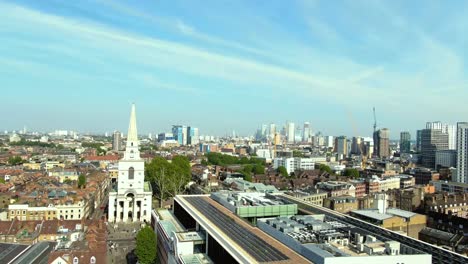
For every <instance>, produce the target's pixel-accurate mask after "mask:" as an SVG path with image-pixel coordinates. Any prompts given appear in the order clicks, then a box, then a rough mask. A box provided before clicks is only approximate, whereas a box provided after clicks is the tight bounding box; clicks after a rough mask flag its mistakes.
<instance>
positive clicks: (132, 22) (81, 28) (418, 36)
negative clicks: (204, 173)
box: [0, 1, 468, 139]
mask: <svg viewBox="0 0 468 264" xmlns="http://www.w3.org/2000/svg"><path fill="white" fill-rule="evenodd" d="M421 7H424V8H421ZM0 10H1V12H2V17H1V19H0V32H1V34H0V42H1V43H2V45H1V46H0V54H2V56H1V58H0V78H1V80H2V99H3V100H2V101H3V102H2V104H1V105H0V111H2V112H7V113H14V117H15V118H5V117H4V118H2V119H1V121H2V122H1V129H6V130H19V129H21V128H22V127H23V126H24V125H26V126H27V127H28V128H30V129H31V130H41V131H47V130H53V129H72V130H77V131H82V132H105V131H113V130H114V129H119V130H121V131H124V130H125V128H126V118H127V116H128V114H127V110H128V105H129V104H130V103H131V102H136V103H137V104H138V109H139V119H138V123H139V126H140V132H142V133H148V132H156V131H163V130H168V129H170V127H171V125H173V124H179V123H191V124H193V125H195V126H197V127H199V128H200V130H201V133H208V134H215V135H224V134H228V133H229V134H230V133H231V132H232V131H233V130H235V131H236V132H237V133H240V134H243V135H252V134H253V133H254V132H255V130H256V129H258V128H259V127H260V126H261V124H269V123H270V122H274V123H277V124H284V123H285V122H286V120H290V121H294V122H296V123H297V124H301V123H302V122H304V121H309V122H311V126H312V128H313V130H314V131H315V132H317V131H322V132H323V133H326V134H334V135H339V134H344V135H352V134H356V132H355V131H353V129H352V123H353V122H355V126H356V127H357V128H356V130H357V133H358V134H359V135H363V136H371V134H372V124H373V116H372V107H373V106H375V107H376V109H377V115H378V123H379V124H378V125H379V127H387V128H389V129H390V131H391V138H395V139H396V138H398V132H399V131H401V130H409V131H411V132H412V133H414V131H415V130H416V129H417V128H419V127H421V126H424V123H425V122H426V121H434V120H441V121H443V122H448V123H456V121H458V120H462V119H463V118H464V117H466V116H467V114H468V109H467V108H466V107H465V99H466V98H468V90H467V89H466V84H467V78H466V73H467V70H466V59H467V53H466V44H467V37H466V34H465V32H466V29H467V26H468V18H466V13H467V11H468V3H466V2H465V1H453V2H451V5H446V4H445V3H444V2H438V1H411V2H409V3H408V1H339V3H336V2H331V1H267V2H264V1H260V2H258V1H139V3H138V5H132V4H130V2H127V1H84V2H83V1H80V2H77V1H48V2H47V3H44V2H42V1H41V2H38V1H1V2H0ZM246 117H248V118H246ZM353 120H354V121H353ZM393 132H394V133H393Z"/></svg>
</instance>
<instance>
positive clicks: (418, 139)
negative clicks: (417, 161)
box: [416, 130, 422, 153]
mask: <svg viewBox="0 0 468 264" xmlns="http://www.w3.org/2000/svg"><path fill="white" fill-rule="evenodd" d="M421 145H422V130H417V131H416V152H418V153H421Z"/></svg>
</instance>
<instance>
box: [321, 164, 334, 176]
mask: <svg viewBox="0 0 468 264" xmlns="http://www.w3.org/2000/svg"><path fill="white" fill-rule="evenodd" d="M319 170H320V172H327V173H328V174H332V173H333V172H332V170H331V168H330V167H329V166H327V165H325V164H320V165H319Z"/></svg>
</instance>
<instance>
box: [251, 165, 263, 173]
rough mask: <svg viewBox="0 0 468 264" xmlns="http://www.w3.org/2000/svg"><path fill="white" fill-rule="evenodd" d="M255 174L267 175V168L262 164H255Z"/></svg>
mask: <svg viewBox="0 0 468 264" xmlns="http://www.w3.org/2000/svg"><path fill="white" fill-rule="evenodd" d="M253 173H254V174H264V173H265V166H263V165H260V164H255V165H254V167H253Z"/></svg>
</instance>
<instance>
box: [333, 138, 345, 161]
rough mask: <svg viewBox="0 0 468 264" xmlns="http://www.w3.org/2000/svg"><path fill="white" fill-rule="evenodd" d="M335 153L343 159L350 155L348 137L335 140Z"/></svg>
mask: <svg viewBox="0 0 468 264" xmlns="http://www.w3.org/2000/svg"><path fill="white" fill-rule="evenodd" d="M335 152H336V154H337V155H338V156H340V159H341V158H345V157H346V156H347V155H348V142H347V139H346V136H339V137H336V138H335Z"/></svg>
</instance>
